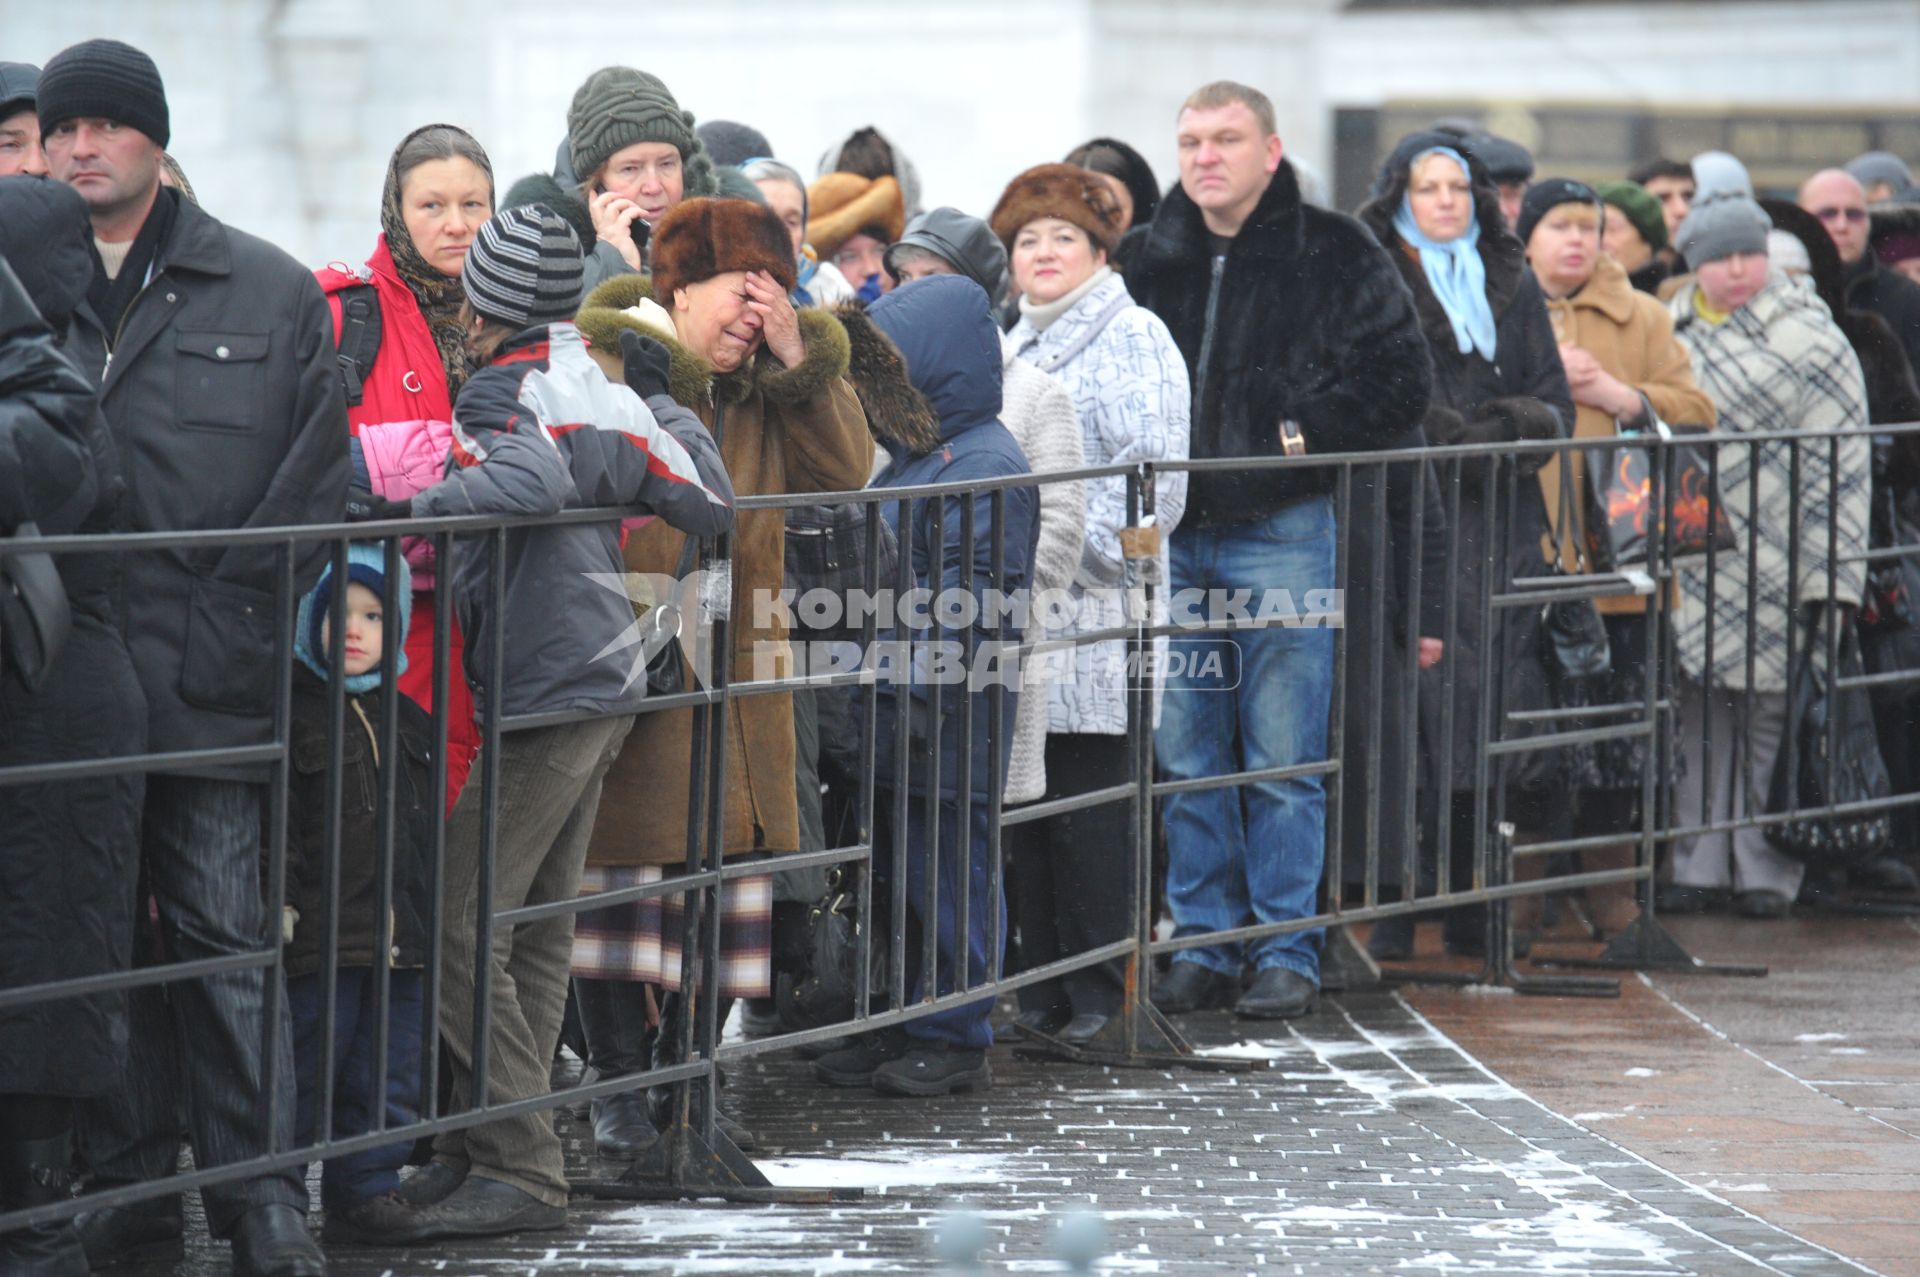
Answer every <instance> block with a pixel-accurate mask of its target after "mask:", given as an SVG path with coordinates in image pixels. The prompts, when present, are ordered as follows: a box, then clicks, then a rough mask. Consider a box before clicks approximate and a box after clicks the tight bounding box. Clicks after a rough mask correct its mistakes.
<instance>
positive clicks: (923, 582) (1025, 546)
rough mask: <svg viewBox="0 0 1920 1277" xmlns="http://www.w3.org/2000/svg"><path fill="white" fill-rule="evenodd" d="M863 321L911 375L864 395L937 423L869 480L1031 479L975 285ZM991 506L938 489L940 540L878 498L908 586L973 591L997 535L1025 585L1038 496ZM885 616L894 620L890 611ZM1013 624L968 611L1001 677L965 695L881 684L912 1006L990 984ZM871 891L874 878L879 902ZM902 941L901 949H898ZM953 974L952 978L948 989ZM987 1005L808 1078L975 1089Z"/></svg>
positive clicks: (981, 1073)
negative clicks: (916, 953) (903, 818)
mask: <svg viewBox="0 0 1920 1277" xmlns="http://www.w3.org/2000/svg"><path fill="white" fill-rule="evenodd" d="M867 317H868V319H869V320H871V322H872V324H873V326H874V327H875V328H877V329H879V330H880V332H881V333H882V334H884V335H885V336H886V337H887V338H889V339H890V340H891V341H892V343H893V344H894V345H895V346H897V347H898V348H899V351H900V354H901V356H902V358H903V359H904V361H905V363H906V372H907V379H908V380H909V381H910V382H911V383H912V385H911V387H892V388H889V387H874V386H868V385H865V384H862V385H859V387H858V388H859V390H860V396H861V402H862V403H863V404H865V405H866V406H867V410H868V412H869V413H875V412H880V411H885V410H886V407H887V403H886V398H885V396H886V395H888V394H894V395H899V394H903V393H904V394H907V395H917V396H918V397H920V398H921V399H923V400H924V401H925V403H926V404H930V405H931V406H932V408H933V410H934V412H935V413H936V414H938V416H939V419H940V440H939V443H938V444H937V445H936V446H935V447H934V448H932V449H931V450H930V451H925V452H916V451H913V450H911V449H910V448H909V447H908V445H906V444H904V443H900V442H895V441H891V440H889V441H888V442H887V449H888V452H889V453H890V454H891V458H892V459H891V462H890V464H889V465H888V466H887V468H886V469H885V470H884V471H882V472H881V474H880V477H879V478H877V479H876V480H874V484H873V486H874V487H876V488H902V487H912V486H918V485H921V484H930V483H954V482H959V481H962V480H972V481H976V482H983V483H984V482H990V481H992V480H997V479H1004V478H1007V477H1010V476H1014V475H1023V474H1028V473H1031V472H1030V470H1029V468H1028V466H1027V459H1026V455H1025V454H1024V453H1022V452H1021V450H1020V445H1019V444H1018V443H1016V442H1015V441H1014V438H1013V436H1012V434H1010V433H1008V431H1007V428H1006V427H1005V426H1004V425H1002V424H1001V422H1000V406H1001V401H1000V373H1001V357H1000V330H999V328H998V327H997V326H996V325H995V324H994V322H993V318H992V315H991V314H990V313H989V311H988V306H987V294H986V293H985V291H984V290H982V289H981V287H980V285H978V284H976V283H974V282H973V281H972V280H971V279H967V278H964V277H962V276H958V275H937V276H933V277H931V278H928V279H921V280H916V281H914V282H912V283H909V284H906V285H904V286H902V287H900V288H897V289H895V290H894V291H893V292H891V293H889V294H887V295H886V296H885V297H883V298H881V299H880V300H879V301H878V302H876V303H874V305H873V306H872V307H871V308H870V309H869V310H868V312H867ZM1001 500H1002V503H1003V504H1002V522H1001V523H1000V525H999V526H997V527H996V525H995V522H994V518H993V494H992V492H991V491H982V492H979V493H977V494H975V495H972V496H971V497H969V496H950V497H945V498H942V499H941V502H942V505H943V507H944V509H943V515H942V518H943V523H942V539H941V540H940V541H939V542H937V543H936V542H935V541H934V540H933V536H932V533H933V523H934V512H935V505H934V502H933V501H932V500H919V501H914V502H912V503H911V504H912V508H911V511H910V513H909V516H908V520H907V524H906V526H901V525H900V503H899V502H887V503H885V504H884V505H882V507H881V509H882V511H883V513H884V515H885V517H886V519H887V522H888V523H889V524H890V525H892V526H893V530H894V533H895V536H896V539H897V540H898V542H899V545H900V551H901V553H902V554H908V553H910V554H911V560H912V564H913V578H914V581H913V584H914V586H915V587H916V588H919V589H928V590H932V591H934V592H935V593H936V594H939V593H941V592H943V591H950V590H958V589H960V588H961V586H962V576H961V573H962V567H963V565H964V564H966V563H967V562H968V561H969V560H971V562H972V564H973V582H972V590H973V593H974V594H975V595H977V596H981V597H982V598H984V596H985V595H986V593H987V592H988V591H989V590H992V589H993V588H995V584H994V581H993V577H992V566H993V554H994V549H995V545H996V542H997V543H998V545H999V547H1000V550H1001V555H1002V565H1003V568H1004V575H1003V578H1002V580H1001V581H1000V583H999V586H998V588H999V589H1000V590H1002V591H1004V592H1006V593H1009V594H1012V593H1013V592H1015V591H1024V590H1025V589H1026V588H1027V585H1028V581H1029V573H1030V572H1031V569H1032V564H1033V553H1034V546H1035V543H1036V539H1037V537H1038V535H1039V530H1040V514H1039V491H1038V489H1037V488H1035V487H1034V486H1032V485H1027V486H1024V487H1009V488H1007V489H1005V494H1004V496H1003V497H1002V498H1001ZM968 501H971V503H972V506H973V538H972V540H971V542H969V541H967V540H966V539H965V538H964V537H963V536H962V533H963V528H962V525H961V518H962V515H961V511H962V508H963V503H965V502H968ZM883 584H884V585H889V586H890V585H891V583H890V582H886V583H883ZM889 619H896V618H895V617H894V615H893V614H890V616H889ZM1020 619H1021V616H1020V613H1019V612H1017V611H1016V612H1013V613H1011V614H1008V613H1006V612H1005V611H996V610H995V609H992V608H988V607H984V606H983V607H981V608H980V609H978V610H977V612H976V619H975V623H974V625H973V626H972V627H971V629H972V639H973V641H974V643H975V645H976V648H975V650H976V653H977V655H976V659H975V661H974V669H976V670H980V671H989V670H994V669H999V670H1000V671H1001V673H1002V674H1003V675H1004V677H995V678H989V679H986V680H985V681H984V682H982V681H981V680H980V679H977V678H976V679H975V680H974V682H975V685H976V686H975V690H972V691H969V688H968V683H967V681H966V680H962V681H960V682H958V683H954V684H949V685H943V686H940V687H939V689H938V692H939V694H938V697H937V698H936V697H935V696H934V695H933V692H934V686H933V679H935V678H937V677H938V675H936V674H933V673H932V672H931V671H932V670H933V669H934V668H935V666H933V664H932V663H931V662H925V661H919V660H916V661H913V662H911V663H910V664H911V666H912V671H913V672H912V673H908V672H907V669H906V668H905V667H906V666H907V665H908V664H909V663H908V662H899V663H896V667H895V670H894V672H893V673H892V675H891V676H885V675H883V676H882V678H881V682H880V707H879V708H880V713H879V730H878V733H877V737H876V742H875V744H876V752H875V757H876V758H877V759H878V760H879V772H878V774H877V776H876V789H877V792H876V805H875V820H874V823H875V826H876V828H875V830H874V838H875V845H874V865H875V871H876V875H877V876H879V877H882V878H884V877H885V876H887V875H888V874H890V873H893V872H903V873H905V875H906V877H907V901H908V904H909V906H910V907H911V908H912V909H913V910H914V911H915V921H916V922H917V923H918V925H919V926H920V927H922V928H928V927H932V928H934V929H935V930H936V933H937V936H938V949H939V969H938V970H937V971H934V972H927V971H921V972H919V973H918V974H917V977H916V985H917V986H918V987H916V988H915V989H914V990H913V991H912V992H911V993H910V995H909V998H908V1004H909V1005H911V1004H912V1002H914V1001H916V1000H918V999H919V998H920V997H921V996H922V994H923V991H924V989H925V987H926V984H927V982H928V981H929V980H931V981H932V982H933V987H934V990H935V991H936V992H937V993H940V994H948V993H952V992H954V991H955V989H956V988H965V987H971V986H973V985H977V984H980V983H982V982H984V981H985V980H986V979H987V978H988V976H989V974H990V970H991V966H990V962H989V958H988V953H987V931H988V919H989V917H990V916H991V914H992V913H995V912H997V913H998V914H999V915H1000V925H999V928H998V930H997V933H996V934H998V935H999V936H1001V937H1002V938H1004V937H1005V935H1006V931H1007V928H1006V901H1005V899H1004V895H1003V893H994V892H992V891H991V881H992V880H991V877H990V875H989V872H988V871H989V857H988V851H987V838H988V826H987V822H988V806H989V803H990V802H991V801H992V799H993V797H994V795H995V793H996V792H997V791H998V790H999V788H1000V787H1001V786H1003V785H1004V782H1005V777H1006V772H1007V761H1008V756H1009V754H1010V753H1011V751H1012V747H1013V720H1014V712H1015V709H1016V700H1017V696H1016V691H1015V689H1016V688H1017V687H1018V683H1019V680H1018V677H1017V666H1016V665H1015V664H1014V663H1012V662H1010V661H1009V662H1006V663H1004V665H1000V666H996V665H995V664H994V663H993V662H992V660H991V658H990V657H989V656H987V655H984V653H989V652H991V651H993V650H994V645H1002V646H1011V645H1014V644H1018V643H1019V642H1021V640H1022V628H1021V625H1020ZM886 637H889V638H892V639H894V640H896V641H899V642H901V643H905V644H911V645H913V646H915V647H925V646H927V645H929V644H953V645H958V644H962V643H963V641H964V640H965V639H966V637H967V632H966V631H965V630H961V629H954V628H951V627H946V626H942V625H940V624H938V623H937V622H936V623H933V624H930V625H929V626H928V627H927V628H925V629H922V630H914V629H909V628H906V627H904V626H902V627H900V628H898V629H897V630H896V631H895V632H894V633H893V634H891V635H888V636H886ZM902 696H905V697H909V698H910V704H909V707H908V721H909V724H910V727H909V732H910V735H911V740H910V742H909V748H908V767H907V770H906V774H904V775H901V774H897V773H894V772H893V771H892V770H891V769H892V763H893V757H894V736H895V730H896V729H895V724H896V722H897V720H898V715H899V709H898V705H899V702H898V699H897V698H899V697H902ZM995 696H998V697H1000V698H1002V699H1001V705H1002V718H1001V724H1002V728H1001V731H1000V734H999V738H998V739H997V740H995V741H990V740H989V739H988V721H989V708H990V704H991V698H993V697H995ZM969 697H971V698H972V700H973V714H972V726H971V731H968V730H967V727H966V719H965V717H964V709H963V707H964V705H965V702H966V701H967V700H968V698H969ZM936 699H937V701H938V712H937V713H936V712H935V701H936ZM936 720H937V721H938V724H939V732H938V734H939V741H940V753H939V757H938V759H937V760H936V759H935V757H934V755H933V753H932V751H931V749H930V745H931V741H932V737H933V735H934V729H933V725H934V723H935V721H936ZM963 738H964V739H963ZM963 750H964V751H966V752H965V757H967V758H968V759H969V760H970V761H969V782H968V785H967V793H968V802H967V811H966V821H965V823H964V824H962V821H961V811H960V802H959V799H960V774H961V769H960V760H961V758H962V752H961V751H963ZM933 792H938V794H939V796H940V814H939V820H938V828H937V829H929V828H928V827H927V823H928V822H927V818H926V802H925V796H926V795H928V794H930V793H933ZM900 802H905V803H906V804H907V813H908V817H907V839H906V843H905V845H904V846H903V847H895V846H894V845H893V830H894V817H893V813H894V812H895V810H896V804H898V803H900ZM934 866H937V873H938V875H939V892H938V911H937V914H936V916H933V917H922V916H920V913H921V910H922V908H923V901H924V890H925V882H926V875H927V873H928V872H929V870H930V868H933V867H934ZM963 879H964V880H965V883H966V886H965V890H966V891H967V892H968V909H967V934H966V935H965V936H964V937H963V936H961V935H960V934H959V903H958V902H959V898H960V892H961V890H962V885H961V884H962V880H963ZM881 896H882V892H881V891H880V890H879V889H878V887H876V890H875V897H876V898H881ZM914 948H915V946H909V950H910V951H912V950H913V949H914ZM963 952H964V955H965V956H964V962H965V970H964V977H963V975H962V971H961V963H962V954H963ZM962 978H964V983H961V982H960V981H961V980H962ZM992 1011H993V999H992V996H991V995H983V996H982V998H981V999H980V1001H978V1002H975V1003H972V1004H969V1005H966V1006H960V1007H954V1008H951V1009H948V1010H945V1011H941V1012H938V1013H936V1014H934V1015H930V1016H925V1017H922V1018H921V1019H918V1020H914V1021H912V1022H911V1023H910V1024H908V1025H907V1026H906V1029H905V1032H904V1033H898V1032H896V1033H891V1034H889V1033H884V1032H883V1033H877V1034H869V1035H865V1036H863V1037H861V1038H857V1039H855V1040H854V1041H852V1042H850V1043H849V1044H848V1045H847V1046H846V1047H844V1048H842V1049H841V1050H839V1051H836V1052H833V1053H832V1054H830V1055H826V1056H823V1057H821V1059H820V1060H818V1061H817V1062H816V1065H815V1072H816V1076H818V1077H819V1078H820V1080H821V1081H823V1082H826V1083H828V1084H829V1085H834V1086H866V1085H871V1086H872V1087H873V1088H874V1089H875V1090H876V1091H880V1092H882V1093H885V1094H893V1095H946V1094H949V1093H952V1092H955V1091H970V1090H984V1089H985V1088H987V1087H988V1086H991V1085H992V1081H993V1075H992V1073H991V1072H990V1071H989V1069H988V1067H987V1048H988V1047H990V1046H992V1045H993V1028H992V1026H991V1025H990V1024H989V1023H988V1016H989V1015H990V1014H991V1013H992Z"/></svg>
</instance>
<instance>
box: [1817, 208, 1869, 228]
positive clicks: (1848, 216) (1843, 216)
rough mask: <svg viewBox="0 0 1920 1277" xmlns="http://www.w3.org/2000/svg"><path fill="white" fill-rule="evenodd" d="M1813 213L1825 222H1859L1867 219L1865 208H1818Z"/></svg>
mask: <svg viewBox="0 0 1920 1277" xmlns="http://www.w3.org/2000/svg"><path fill="white" fill-rule="evenodd" d="M1813 215H1814V216H1815V217H1817V218H1819V219H1820V220H1821V221H1823V222H1853V223H1855V224H1858V223H1860V222H1864V221H1866V220H1867V210H1866V209H1864V208H1817V209H1815V210H1814V211H1813Z"/></svg>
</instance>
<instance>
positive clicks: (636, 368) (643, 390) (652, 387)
mask: <svg viewBox="0 0 1920 1277" xmlns="http://www.w3.org/2000/svg"><path fill="white" fill-rule="evenodd" d="M620 365H621V373H622V374H623V375H624V376H625V377H626V379H627V386H628V388H629V389H631V390H632V391H633V393H634V394H636V395H639V396H640V397H641V398H642V399H650V398H652V397H653V396H655V395H664V394H666V393H667V386H668V380H667V379H668V377H669V375H670V374H671V373H672V371H673V356H672V355H671V354H670V353H668V351H667V348H666V347H665V346H664V345H662V344H661V343H660V342H657V341H655V340H654V339H653V338H651V337H644V336H642V335H641V334H639V333H637V332H635V331H634V330H633V329H631V328H622V329H621V330H620Z"/></svg>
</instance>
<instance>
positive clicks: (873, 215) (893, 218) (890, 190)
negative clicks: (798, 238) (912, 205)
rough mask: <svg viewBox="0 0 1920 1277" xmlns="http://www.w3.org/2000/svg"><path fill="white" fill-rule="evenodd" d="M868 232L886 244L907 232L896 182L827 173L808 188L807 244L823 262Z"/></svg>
mask: <svg viewBox="0 0 1920 1277" xmlns="http://www.w3.org/2000/svg"><path fill="white" fill-rule="evenodd" d="M869 229H871V230H877V231H879V232H881V235H880V238H882V239H884V240H886V241H887V243H889V244H891V243H893V242H894V241H895V240H897V239H899V238H900V235H901V233H902V232H904V231H905V230H906V229H907V205H906V201H905V199H904V198H903V197H902V196H901V194H900V183H899V182H898V181H896V180H895V179H893V178H891V177H861V176H860V175H859V174H858V173H827V174H824V175H823V176H821V177H820V178H819V179H818V180H817V181H815V182H814V184H813V185H812V186H809V187H808V188H807V243H809V244H811V245H813V250H814V252H816V253H818V254H820V256H821V258H822V259H823V260H824V259H828V258H831V257H832V256H833V255H834V254H835V253H837V252H839V251H840V246H841V245H842V244H844V243H846V242H847V241H848V240H850V239H852V238H853V237H854V236H855V235H858V234H860V233H862V232H863V231H866V230H869Z"/></svg>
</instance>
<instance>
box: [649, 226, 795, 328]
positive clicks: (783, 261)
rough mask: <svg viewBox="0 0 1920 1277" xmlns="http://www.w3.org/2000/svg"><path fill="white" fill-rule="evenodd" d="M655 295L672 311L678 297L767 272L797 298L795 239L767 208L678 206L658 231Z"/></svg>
mask: <svg viewBox="0 0 1920 1277" xmlns="http://www.w3.org/2000/svg"><path fill="white" fill-rule="evenodd" d="M652 266H653V295H654V296H655V297H657V298H659V299H660V301H661V303H662V304H663V305H665V306H667V307H669V308H671V307H672V305H673V294H674V293H675V291H677V290H679V289H682V288H685V287H687V286H688V285H689V284H698V283H700V282H701V281H703V280H708V279H712V278H713V277H714V276H715V275H724V274H726V273H727V272H728V271H734V270H748V271H752V270H763V271H765V272H767V274H769V275H771V276H773V277H774V279H775V280H776V281H778V282H779V285H780V289H781V291H782V292H788V293H790V292H792V291H793V286H794V283H795V281H796V280H797V279H798V270H797V269H796V266H795V263H794V259H793V237H792V236H791V235H789V234H787V228H786V227H785V226H783V225H781V223H780V218H779V216H778V215H776V214H775V213H774V211H773V210H772V209H770V208H768V207H767V206H766V205H765V204H755V203H754V202H753V201H752V200H733V199H694V200H687V201H685V202H684V203H680V204H676V205H674V206H673V208H671V209H669V210H668V212H667V215H666V216H665V217H663V218H661V219H660V224H659V225H658V226H656V227H654V228H653V260H652Z"/></svg>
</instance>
